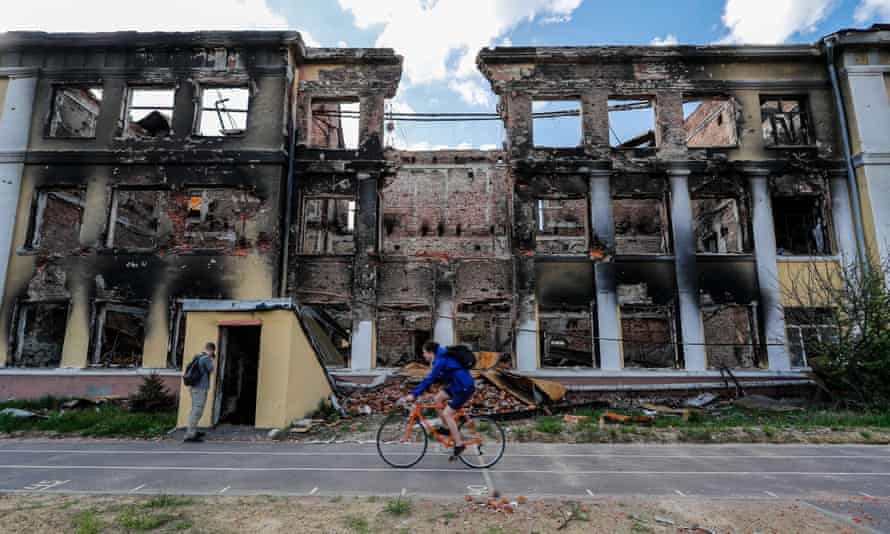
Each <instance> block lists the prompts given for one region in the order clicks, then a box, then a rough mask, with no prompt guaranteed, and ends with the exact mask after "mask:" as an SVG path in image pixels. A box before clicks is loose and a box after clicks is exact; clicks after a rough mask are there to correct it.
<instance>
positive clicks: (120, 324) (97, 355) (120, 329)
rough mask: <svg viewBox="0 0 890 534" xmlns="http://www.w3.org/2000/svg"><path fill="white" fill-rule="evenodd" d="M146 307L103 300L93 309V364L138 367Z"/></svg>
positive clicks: (143, 340)
mask: <svg viewBox="0 0 890 534" xmlns="http://www.w3.org/2000/svg"><path fill="white" fill-rule="evenodd" d="M147 318H148V310H147V309H146V308H144V307H142V306H137V305H127V304H116V303H103V304H100V305H99V306H98V308H97V311H96V329H95V332H96V334H95V335H96V339H95V340H94V349H93V358H92V365H94V366H101V367H141V366H142V349H143V345H144V344H145V323H146V319H147Z"/></svg>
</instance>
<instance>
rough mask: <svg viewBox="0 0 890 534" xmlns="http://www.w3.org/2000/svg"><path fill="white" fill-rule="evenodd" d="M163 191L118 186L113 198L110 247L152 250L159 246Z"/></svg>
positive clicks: (110, 218)
mask: <svg viewBox="0 0 890 534" xmlns="http://www.w3.org/2000/svg"><path fill="white" fill-rule="evenodd" d="M161 194H162V193H161V192H160V191H152V190H132V189H131V190H126V189H118V190H116V191H115V192H114V197H113V198H112V201H111V215H110V217H109V223H108V238H107V240H106V246H108V247H117V248H131V249H150V248H154V247H155V246H156V245H157V236H158V209H159V203H160V202H159V201H160V196H161Z"/></svg>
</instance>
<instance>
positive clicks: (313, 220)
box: [301, 198, 356, 254]
mask: <svg viewBox="0 0 890 534" xmlns="http://www.w3.org/2000/svg"><path fill="white" fill-rule="evenodd" d="M355 216H356V203H355V201H354V200H350V199H349V198H307V199H306V200H305V201H304V202H303V231H302V235H303V240H302V242H303V245H302V247H301V249H302V252H303V253H304V254H353V253H354V252H355V239H354V237H353V232H354V231H355Z"/></svg>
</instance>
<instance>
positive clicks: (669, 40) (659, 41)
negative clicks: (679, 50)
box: [650, 33, 680, 46]
mask: <svg viewBox="0 0 890 534" xmlns="http://www.w3.org/2000/svg"><path fill="white" fill-rule="evenodd" d="M650 44H651V45H652V46H677V45H678V44H680V40H679V39H677V36H676V35H674V34H673V33H669V34H667V35H665V36H664V37H653V38H652V42H651V43H650Z"/></svg>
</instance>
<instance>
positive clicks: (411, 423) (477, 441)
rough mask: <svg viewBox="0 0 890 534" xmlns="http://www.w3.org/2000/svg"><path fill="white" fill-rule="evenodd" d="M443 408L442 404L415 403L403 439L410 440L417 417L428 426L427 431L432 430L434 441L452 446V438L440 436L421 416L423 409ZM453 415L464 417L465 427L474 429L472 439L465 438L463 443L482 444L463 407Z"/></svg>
mask: <svg viewBox="0 0 890 534" xmlns="http://www.w3.org/2000/svg"><path fill="white" fill-rule="evenodd" d="M444 409H445V405H444V404H415V405H414V409H413V410H411V419H410V420H409V421H408V430H407V431H406V432H405V441H406V442H407V441H409V440H410V438H411V430H412V429H413V428H414V423H415V422H417V420H418V419H419V420H420V421H421V423H422V424H423V426H424V427H426V428H428V429H429V431H430V432H432V434H433V438H435V440H436V441H438V442H439V443H441V444H442V445H443V446H445V447H448V448H451V447H454V438H453V437H449V438H448V439H445V438H444V437H442V435H441V434H439V433H438V432H437V431H436V429H435V428H434V427H433V426H432V425H430V424H429V422H428V421H427V420H426V418H425V417H424V416H423V410H444ZM455 416H456V418H460V417H463V418H464V419H466V421H467V427H468V428H469V429H470V430H472V431H474V437H473V438H472V439H465V440H464V445H466V446H469V445H482V439H481V438H480V437H479V436H478V434H475V429H474V428H473V420H472V419H470V417H469V416H468V415H467V414H466V412H464V409H463V408H459V409H457V410H455Z"/></svg>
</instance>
